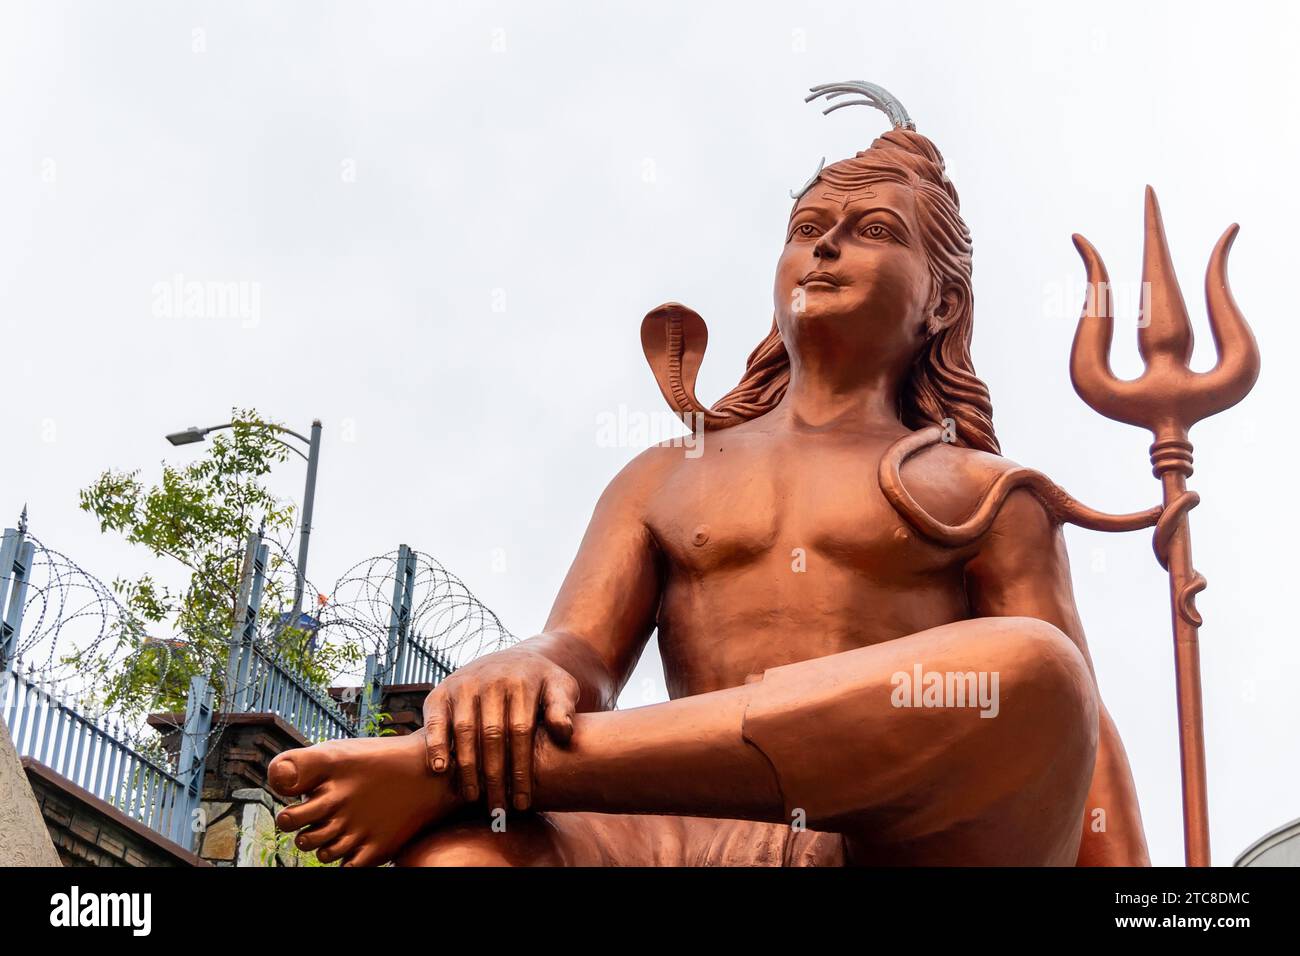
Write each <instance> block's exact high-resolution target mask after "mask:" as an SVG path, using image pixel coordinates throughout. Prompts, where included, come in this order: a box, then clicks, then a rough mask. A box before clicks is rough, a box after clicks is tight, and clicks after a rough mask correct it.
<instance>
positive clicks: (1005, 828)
mask: <svg viewBox="0 0 1300 956" xmlns="http://www.w3.org/2000/svg"><path fill="white" fill-rule="evenodd" d="M918 665H919V667H920V668H921V670H922V671H923V672H924V673H926V674H931V673H937V674H940V675H943V674H966V673H975V674H979V673H981V672H983V673H984V674H986V675H989V674H996V675H997V684H996V686H997V688H998V700H997V706H996V711H995V713H996V716H991V717H983V716H981V713H990V710H989V709H987V708H986V709H984V710H981V709H980V708H978V707H972V706H952V705H951V704H952V703H953V702H951V701H942V700H941V701H940V706H920V707H917V706H899V705H900V703H902V704H910V703H915V702H916V701H913V700H911V698H910V697H905V696H903V695H900V694H899V692H898V691H899V681H898V679H897V678H896V675H899V674H905V675H909V676H910V675H912V674H914V673H915V672H916V667H917V666H918ZM944 704H948V705H947V706H944ZM1096 741H1097V704H1096V691H1095V688H1094V685H1093V681H1092V677H1091V675H1090V674H1089V671H1088V668H1087V666H1086V664H1085V663H1084V661H1083V658H1082V657H1081V655H1080V654H1079V652H1078V650H1077V649H1076V648H1075V646H1074V645H1073V644H1072V643H1071V642H1070V641H1069V640H1068V639H1067V638H1066V637H1065V636H1064V635H1063V634H1061V632H1060V631H1058V630H1057V629H1056V628H1054V627H1052V626H1051V625H1049V624H1046V623H1044V622H1042V621H1038V620H1034V619H1031V618H1010V617H1008V618H980V619H976V620H970V621H960V622H956V623H953V624H947V625H944V626H942V627H937V628H932V629H930V630H928V631H923V632H921V633H918V634H913V635H911V636H908V637H904V638H900V639H898V640H894V641H889V642H886V643H884V644H877V645H873V646H871V647H864V648H859V649H856V650H852V651H846V652H844V653H841V654H835V655H831V656H829V657H824V658H819V659H816V660H812V661H804V662H801V663H798V664H790V665H786V666H784V667H777V668H773V669H770V670H768V671H767V672H765V674H764V676H763V679H762V680H761V681H757V682H755V683H751V684H745V685H743V686H741V687H735V688H731V689H728V690H722V691H716V692H713V693H709V694H701V695H698V696H695V697H686V698H681V699H678V700H674V701H669V702H667V703H664V704H655V705H652V706H649V707H640V708H636V709H633V710H627V711H613V712H607V713H593V714H580V715H578V717H577V719H576V720H575V723H574V733H573V738H572V740H571V741H570V743H569V744H568V746H566V747H563V748H562V747H559V746H557V745H555V744H554V743H553V742H551V741H550V739H549V737H547V735H546V734H545V732H540V733H539V734H538V738H537V746H536V752H535V759H534V775H535V778H536V782H535V789H534V806H535V807H536V808H537V809H538V810H541V811H553V813H542V814H536V815H532V816H524V817H520V818H517V819H516V818H511V820H510V822H509V823H508V825H507V827H506V830H505V832H503V833H497V832H494V831H493V829H492V828H491V827H490V826H489V825H488V823H487V822H484V823H482V824H478V823H466V822H463V821H461V822H457V823H456V824H453V825H444V826H441V827H439V826H438V824H439V823H440V822H442V821H444V820H445V819H446V817H447V816H448V814H449V813H452V812H454V811H455V809H456V808H457V807H458V802H457V798H456V796H455V795H454V794H453V793H452V791H451V785H450V783H449V782H448V778H449V775H446V774H443V775H437V776H435V775H432V774H429V773H427V772H424V771H423V770H422V759H423V758H422V747H423V741H422V739H421V737H420V735H412V736H411V737H406V738H380V739H378V740H364V741H343V742H333V743H329V744H322V745H319V746H317V747H312V748H308V749H307V750H301V751H291V752H289V753H286V754H283V755H281V756H280V757H279V758H277V759H276V761H275V762H274V763H273V764H272V767H271V783H272V785H273V786H274V787H275V788H276V789H277V790H279V791H280V792H281V793H284V794H286V795H296V794H304V793H305V794H308V799H307V800H306V801H305V802H304V803H302V804H299V805H296V806H293V807H290V808H288V809H286V810H285V811H283V813H282V814H281V826H282V827H284V828H285V829H298V828H299V827H304V826H310V829H308V830H306V831H305V832H304V834H302V835H300V837H299V845H300V846H303V847H304V848H306V849H318V852H319V853H320V855H321V856H322V857H323V858H327V859H343V860H344V861H345V862H348V863H353V864H366V863H375V862H382V861H384V860H387V859H390V858H393V857H394V856H398V857H399V858H400V860H401V862H403V863H406V864H413V865H476V864H480V865H481V864H489V865H490V864H508V865H521V864H525V865H526V864H543V865H545V864H548V863H550V864H555V863H562V862H565V861H566V860H571V859H573V858H574V853H573V848H572V847H569V846H566V844H565V840H566V839H567V838H568V837H566V833H568V832H570V831H571V832H573V833H577V834H587V835H589V833H590V831H589V829H587V828H581V827H578V828H573V827H567V826H566V825H565V821H564V819H563V817H564V816H565V812H566V811H594V812H595V813H600V814H673V815H681V816H687V817H715V818H729V819H741V820H751V821H760V822H766V823H775V824H785V825H789V824H790V823H792V822H794V821H799V822H802V823H803V824H805V825H806V826H807V827H808V828H810V829H812V830H816V831H831V832H836V833H840V834H842V835H843V838H844V842H845V846H846V848H847V851H848V859H849V861H850V862H854V863H911V864H932V865H946V864H984V865H990V864H994V865H995V864H1028V865H1071V864H1073V863H1074V860H1075V856H1076V854H1077V852H1078V844H1079V838H1080V834H1081V826H1082V814H1083V803H1084V799H1085V797H1086V795H1087V791H1088V787H1089V784H1090V782H1091V777H1092V768H1093V761H1094V756H1095V749H1096ZM421 830H423V831H424V833H423V834H422V835H419V836H417V834H418V833H419V832H420V831H421ZM612 839H613V840H614V845H611V846H607V847H605V848H604V852H605V856H606V857H607V858H609V859H619V856H620V854H619V849H620V848H619V846H618V845H617V843H618V838H617V837H616V836H615V837H613V838H612ZM627 849H628V851H629V853H631V852H632V847H631V846H630V845H629V847H628V848H627Z"/></svg>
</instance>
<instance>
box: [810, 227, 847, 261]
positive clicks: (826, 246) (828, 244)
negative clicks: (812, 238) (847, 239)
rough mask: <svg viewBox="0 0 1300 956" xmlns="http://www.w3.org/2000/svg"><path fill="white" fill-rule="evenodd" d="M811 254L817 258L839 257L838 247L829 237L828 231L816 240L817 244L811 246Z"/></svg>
mask: <svg viewBox="0 0 1300 956" xmlns="http://www.w3.org/2000/svg"><path fill="white" fill-rule="evenodd" d="M813 256H814V257H815V258H817V259H838V258H839V257H840V248H839V246H838V245H836V244H835V242H834V241H833V240H832V239H831V234H830V233H829V232H828V233H826V234H825V235H824V236H822V237H821V238H820V239H818V240H817V244H816V245H815V246H813Z"/></svg>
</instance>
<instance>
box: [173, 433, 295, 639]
mask: <svg viewBox="0 0 1300 956" xmlns="http://www.w3.org/2000/svg"><path fill="white" fill-rule="evenodd" d="M237 424H246V425H253V427H257V428H267V429H270V430H271V431H275V432H280V433H281V434H284V435H290V436H292V437H294V438H296V439H298V440H299V441H300V442H302V443H303V444H305V445H306V446H307V454H305V455H304V454H303V453H302V451H301V450H300V449H298V448H297V447H295V446H293V445H290V444H289V443H288V442H286V441H284V440H282V439H280V438H275V437H274V436H272V437H273V439H274V440H275V441H277V442H279V443H280V444H281V445H283V446H284V447H285V448H287V449H289V451H291V452H293V453H294V454H295V455H297V456H298V457H299V458H301V459H302V460H303V461H305V462H307V488H306V490H305V491H304V492H303V496H302V531H301V532H300V534H299V535H298V576H297V579H296V580H295V581H294V585H293V616H292V618H291V620H292V621H293V623H294V626H297V624H298V616H299V614H300V613H301V612H302V596H303V591H304V590H305V589H306V587H307V546H308V544H310V542H311V513H312V506H313V505H314V504H315V500H316V468H317V466H318V465H319V464H320V429H321V426H320V419H319V418H318V419H316V420H315V421H313V422H312V423H311V437H310V438H307V437H306V436H304V435H300V434H299V433H298V432H296V431H294V430H293V429H292V428H285V427H284V426H283V425H276V424H273V423H271V422H265V423H262V422H258V423H255V424H254V423H249V422H226V423H225V424H224V425H212V426H210V427H208V428H199V427H198V426H196V425H191V426H190V427H189V428H186V429H185V430H184V431H179V432H172V433H171V434H170V435H168V436H167V440H168V441H169V442H171V443H172V444H173V445H176V446H178V447H179V446H180V445H193V444H194V443H195V442H201V441H203V440H204V438H206V437H207V435H208V432H216V431H221V429H223V428H234V427H235V425H237Z"/></svg>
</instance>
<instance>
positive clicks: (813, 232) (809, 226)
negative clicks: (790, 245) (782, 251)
mask: <svg viewBox="0 0 1300 956" xmlns="http://www.w3.org/2000/svg"><path fill="white" fill-rule="evenodd" d="M794 234H795V235H796V236H801V237H803V238H804V239H812V238H814V237H816V236H819V235H821V227H819V226H818V225H817V224H816V223H812V222H805V223H801V224H800V225H798V226H795V227H794Z"/></svg>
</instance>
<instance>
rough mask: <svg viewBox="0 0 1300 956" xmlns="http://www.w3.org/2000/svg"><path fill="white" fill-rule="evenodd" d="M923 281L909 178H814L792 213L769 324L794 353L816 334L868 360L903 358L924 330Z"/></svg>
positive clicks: (926, 299) (901, 361)
mask: <svg viewBox="0 0 1300 956" xmlns="http://www.w3.org/2000/svg"><path fill="white" fill-rule="evenodd" d="M931 286H932V281H931V277H930V270H929V266H928V264H927V261H926V256H925V250H924V249H923V248H922V245H921V232H920V228H919V226H918V224H917V219H916V201H915V197H914V195H913V193H912V190H911V189H910V188H909V187H907V186H905V185H901V184H898V183H888V182H886V183H873V184H871V185H867V186H857V187H854V188H853V189H851V190H846V189H843V188H840V187H837V186H832V185H829V184H826V183H818V184H817V185H816V186H814V187H813V188H812V189H810V190H809V191H808V192H807V193H805V194H804V196H803V197H802V198H801V199H800V200H799V202H798V204H797V205H796V206H795V209H794V212H793V213H792V214H791V216H790V225H789V229H788V232H787V235H786V243H785V249H784V251H783V252H782V253H781V258H780V260H779V261H778V262H777V267H776V288H775V293H774V294H775V304H776V318H777V326H778V328H779V329H780V331H781V336H782V338H783V339H784V341H785V343H786V348H787V349H788V350H789V351H790V353H791V358H792V359H793V360H795V361H796V362H797V361H798V354H799V350H800V345H801V343H809V342H811V341H814V340H817V341H822V342H826V341H829V342H830V343H831V344H833V345H834V346H835V347H836V348H837V349H842V350H845V351H846V353H847V354H848V355H849V356H850V357H851V355H853V354H860V355H861V356H862V357H863V359H864V360H867V361H868V364H870V365H872V366H874V367H876V368H880V367H881V365H882V364H884V365H886V366H889V367H900V368H901V367H905V365H906V363H908V362H910V361H911V360H912V358H913V356H914V355H915V354H916V350H917V349H918V348H919V347H920V344H921V342H922V341H923V338H924V330H925V327H926V323H927V321H928V320H929V318H930V316H929V315H928V313H927V306H928V305H929V304H930V303H931V302H932V299H933V290H932V287H931Z"/></svg>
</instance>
